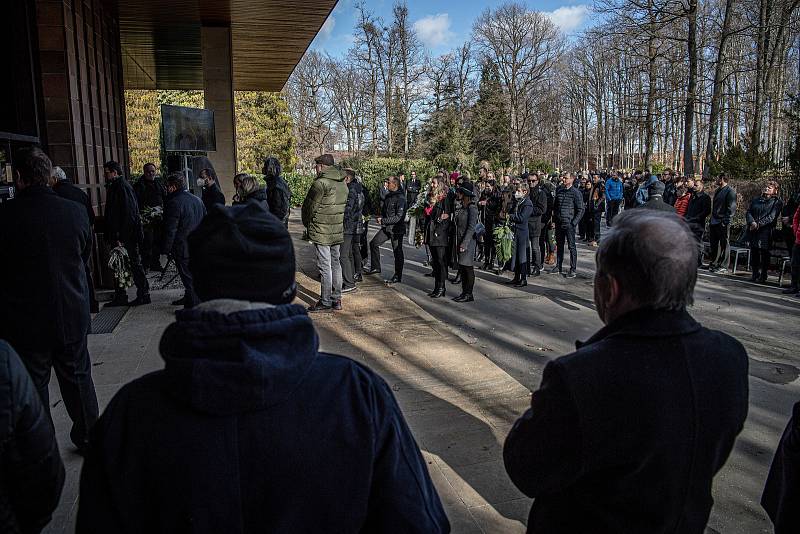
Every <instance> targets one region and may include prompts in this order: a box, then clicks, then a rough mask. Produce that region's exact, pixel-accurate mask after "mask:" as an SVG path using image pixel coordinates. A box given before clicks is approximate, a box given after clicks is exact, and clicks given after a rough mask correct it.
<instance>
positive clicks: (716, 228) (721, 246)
mask: <svg viewBox="0 0 800 534" xmlns="http://www.w3.org/2000/svg"><path fill="white" fill-rule="evenodd" d="M730 237H731V227H730V226H724V225H723V224H712V225H711V226H709V227H708V242H709V244H710V245H711V247H710V251H709V265H710V266H714V267H724V268H725V269H727V268H728V265H730V263H731V249H730V247H729V246H728V241H729V240H730Z"/></svg>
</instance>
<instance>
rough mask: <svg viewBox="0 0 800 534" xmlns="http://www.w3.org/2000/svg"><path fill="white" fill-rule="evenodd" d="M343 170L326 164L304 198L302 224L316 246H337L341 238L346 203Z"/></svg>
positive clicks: (346, 191)
mask: <svg viewBox="0 0 800 534" xmlns="http://www.w3.org/2000/svg"><path fill="white" fill-rule="evenodd" d="M347 194H348V189H347V185H346V184H345V183H344V173H343V172H342V171H340V170H339V169H337V168H335V167H329V168H327V169H325V171H323V173H322V174H321V175H320V176H318V177H317V179H316V180H314V183H313V184H311V188H310V189H309V190H308V193H307V194H306V199H305V200H304V201H303V212H302V215H303V226H305V227H306V228H307V229H308V238H309V239H310V240H311V242H312V243H316V244H317V245H338V244H340V243H341V242H342V241H344V207H345V204H347Z"/></svg>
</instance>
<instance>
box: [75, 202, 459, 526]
mask: <svg viewBox="0 0 800 534" xmlns="http://www.w3.org/2000/svg"><path fill="white" fill-rule="evenodd" d="M189 254H190V257H191V269H192V274H193V275H194V281H195V289H196V290H197V294H198V295H199V297H200V299H201V301H202V302H201V304H199V305H198V306H196V307H194V308H192V309H189V310H180V311H178V312H177V313H176V322H174V323H172V324H171V325H169V326H168V327H167V328H166V330H165V331H164V334H163V336H162V338H161V342H160V344H159V347H160V352H161V356H162V357H163V358H164V362H165V368H164V369H163V370H161V371H156V372H154V373H150V374H148V375H145V376H143V377H141V378H138V379H136V380H134V381H133V382H131V383H129V384H127V385H125V386H124V387H123V388H122V389H121V390H120V391H119V392H118V393H117V394H116V395H115V396H114V398H113V399H112V400H111V402H110V403H109V405H108V407H107V408H106V410H105V412H104V413H103V416H102V417H101V419H100V421H99V422H98V425H97V427H96V429H95V431H94V432H93V433H92V454H90V455H89V456H88V457H87V458H86V461H85V462H84V464H83V469H82V472H81V481H80V498H79V501H78V503H79V504H78V515H77V525H76V532H77V533H78V534H84V533H91V534H96V533H103V534H107V533H114V532H136V533H140V532H141V533H145V532H147V533H150V532H154V533H155V532H164V533H166V532H170V533H171V532H176V533H177V532H193V533H194V534H206V533H208V534H212V533H213V534H216V533H221V532H225V533H227V532H239V533H245V532H286V533H295V532H397V531H398V530H402V531H403V532H406V533H420V534H422V533H425V534H439V533H446V532H449V531H450V525H449V523H448V520H447V517H446V516H445V513H444V510H443V508H442V504H441V501H440V500H439V497H438V495H437V493H436V488H435V487H434V485H433V483H432V481H431V478H430V475H429V473H428V468H427V465H426V463H425V460H424V458H423V457H422V454H421V453H420V450H419V447H418V446H417V444H416V442H415V441H414V438H413V436H412V434H411V431H410V430H409V428H408V426H407V424H406V422H405V420H404V418H403V415H402V412H401V411H400V408H399V406H398V405H397V401H396V400H395V398H394V396H393V394H392V391H391V389H390V388H389V386H388V385H387V384H386V382H384V380H383V379H381V378H380V377H379V376H378V375H377V374H375V373H374V372H373V371H371V370H370V369H368V368H367V367H366V366H364V365H362V364H360V363H358V362H356V361H354V360H352V359H350V358H347V357H344V356H339V355H335V354H328V353H324V352H320V351H319V336H318V334H317V331H316V329H315V328H314V323H313V322H312V321H311V318H310V317H309V316H308V313H307V311H306V309H305V307H303V306H299V305H297V304H292V303H291V302H292V300H294V298H295V295H296V292H297V283H296V281H295V259H294V250H293V246H292V240H291V238H290V236H289V234H288V232H287V231H286V228H285V227H284V226H283V223H282V221H279V220H278V219H277V218H275V217H274V216H273V215H272V214H270V213H269V212H267V211H266V210H265V209H264V208H263V207H262V206H260V205H259V204H257V203H255V202H249V203H247V204H245V205H241V206H233V207H224V206H214V207H213V208H212V211H211V212H209V214H208V216H207V217H206V218H205V219H204V220H203V222H202V223H201V225H200V226H199V227H198V228H197V230H195V232H194V233H193V234H192V235H191V236H190V237H189Z"/></svg>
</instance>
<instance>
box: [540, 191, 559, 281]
mask: <svg viewBox="0 0 800 534" xmlns="http://www.w3.org/2000/svg"><path fill="white" fill-rule="evenodd" d="M541 185H542V188H543V189H544V190H545V191H546V192H547V209H546V210H545V212H544V213H543V214H542V231H541V233H540V235H539V252H540V255H541V257H542V258H544V262H543V265H542V268H544V265H553V264H555V262H556V236H555V225H554V224H553V204H554V203H555V200H556V188H555V185H554V184H553V182H552V181H551V180H550V178H549V177H548V176H544V177H543V178H542V181H541Z"/></svg>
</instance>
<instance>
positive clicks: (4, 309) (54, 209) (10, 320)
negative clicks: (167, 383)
mask: <svg viewBox="0 0 800 534" xmlns="http://www.w3.org/2000/svg"><path fill="white" fill-rule="evenodd" d="M14 167H15V170H16V172H17V188H18V189H17V190H18V194H17V196H16V198H15V199H14V200H13V201H12V202H8V203H7V204H4V205H3V209H2V210H0V251H2V252H3V261H0V280H2V283H3V290H2V291H0V339H5V340H6V341H8V342H9V343H10V344H11V346H12V347H14V349H15V350H16V351H17V353H18V354H19V355H20V359H21V360H22V362H23V363H24V364H25V367H27V369H28V372H29V373H30V375H31V379H32V380H33V383H34V385H35V386H36V389H37V390H38V392H39V396H40V397H41V399H42V405H43V406H44V408H45V410H49V408H50V402H49V398H50V397H49V392H48V384H49V383H50V375H51V371H52V370H53V369H55V372H56V377H57V379H58V384H59V386H60V389H61V397H62V399H63V400H64V404H65V406H66V408H67V413H68V414H69V416H70V418H71V419H72V421H73V425H72V430H71V432H70V438H71V439H72V442H73V443H74V444H75V446H77V447H78V449H79V451H83V450H84V449H85V446H86V439H87V437H88V431H89V428H91V426H92V424H94V422H95V421H96V420H97V415H98V407H97V396H96V395H95V390H94V383H93V382H92V371H91V362H90V360H89V351H88V349H87V347H86V335H87V334H88V332H89V292H88V287H87V284H86V262H87V261H88V258H89V254H90V253H91V243H92V239H91V230H90V229H89V218H88V217H87V216H86V210H85V208H84V207H83V206H80V205H78V203H77V202H73V201H71V200H66V199H64V198H60V197H59V196H58V195H56V194H55V193H54V192H53V190H52V189H50V188H49V187H48V186H47V184H48V180H49V179H50V177H51V175H52V164H51V163H50V159H49V158H48V157H47V155H46V154H45V153H44V152H42V150H41V149H39V148H24V149H21V150H20V151H19V152H18V153H17V155H16V156H15V158H14Z"/></svg>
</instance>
